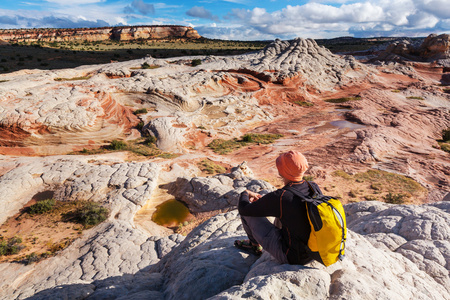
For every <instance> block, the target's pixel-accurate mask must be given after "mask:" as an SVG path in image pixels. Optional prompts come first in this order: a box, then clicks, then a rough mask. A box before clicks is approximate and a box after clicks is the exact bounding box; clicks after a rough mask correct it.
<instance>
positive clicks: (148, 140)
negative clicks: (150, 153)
mask: <svg viewBox="0 0 450 300" xmlns="http://www.w3.org/2000/svg"><path fill="white" fill-rule="evenodd" d="M144 143H145V144H146V145H148V146H150V145H153V144H154V143H156V137H154V136H153V135H150V136H149V137H147V138H146V139H145V142H144Z"/></svg>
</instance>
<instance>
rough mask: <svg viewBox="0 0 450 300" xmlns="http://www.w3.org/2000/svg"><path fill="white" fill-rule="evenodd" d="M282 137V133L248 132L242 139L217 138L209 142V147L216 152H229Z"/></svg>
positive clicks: (268, 142) (271, 141) (267, 142)
mask: <svg viewBox="0 0 450 300" xmlns="http://www.w3.org/2000/svg"><path fill="white" fill-rule="evenodd" d="M281 137H283V135H282V134H272V133H268V134H259V133H247V134H245V135H244V136H242V138H241V139H240V140H238V139H236V138H235V139H232V140H224V139H215V140H213V141H212V142H211V143H209V144H208V147H209V148H211V149H212V150H213V151H214V152H216V153H219V154H227V153H230V152H232V151H233V150H236V149H239V148H241V147H244V146H246V145H248V144H271V143H273V142H274V141H275V140H276V139H279V138H281Z"/></svg>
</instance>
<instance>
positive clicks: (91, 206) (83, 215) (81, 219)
mask: <svg viewBox="0 0 450 300" xmlns="http://www.w3.org/2000/svg"><path fill="white" fill-rule="evenodd" d="M108 214H109V211H108V210H107V209H106V208H105V207H103V206H101V205H100V204H99V203H97V202H83V203H82V205H81V207H79V208H78V209H77V210H76V211H75V212H73V213H72V214H70V216H71V217H72V220H73V221H75V222H76V223H79V224H82V225H83V226H85V227H92V226H95V225H97V224H100V223H101V222H103V221H105V220H106V219H107V218H108Z"/></svg>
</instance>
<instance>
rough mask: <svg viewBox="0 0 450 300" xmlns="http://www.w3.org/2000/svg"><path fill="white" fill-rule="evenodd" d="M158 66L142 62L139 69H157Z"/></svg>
mask: <svg viewBox="0 0 450 300" xmlns="http://www.w3.org/2000/svg"><path fill="white" fill-rule="evenodd" d="M159 67H160V66H155V65H149V64H148V63H146V62H145V63H143V64H142V65H141V69H158V68H159Z"/></svg>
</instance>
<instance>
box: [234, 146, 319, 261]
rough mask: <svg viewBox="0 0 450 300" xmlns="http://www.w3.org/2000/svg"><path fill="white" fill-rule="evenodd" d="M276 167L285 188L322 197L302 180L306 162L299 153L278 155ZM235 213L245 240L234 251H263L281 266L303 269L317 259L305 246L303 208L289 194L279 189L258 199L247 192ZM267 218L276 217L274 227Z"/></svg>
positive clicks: (306, 229)
mask: <svg viewBox="0 0 450 300" xmlns="http://www.w3.org/2000/svg"><path fill="white" fill-rule="evenodd" d="M276 166H277V169H278V173H279V174H280V176H281V177H282V178H283V180H284V184H285V186H291V187H292V188H294V189H296V190H297V191H299V192H300V193H301V194H303V195H305V196H307V195H312V193H314V191H313V190H312V188H314V190H315V191H316V192H317V193H321V191H320V189H319V187H318V186H317V184H316V183H314V182H310V183H308V182H306V181H305V180H303V175H304V173H305V172H306V170H307V169H308V162H307V160H306V158H305V157H304V156H303V155H302V154H301V153H300V152H297V151H289V152H286V153H283V154H281V155H280V156H279V157H278V158H277V159H276ZM310 185H311V186H310ZM238 209H239V214H240V215H241V219H242V224H243V227H244V230H245V232H246V233H247V236H248V240H237V241H235V243H234V244H235V246H236V247H237V248H240V249H244V250H248V251H250V252H252V253H254V254H256V255H260V254H261V253H262V249H264V250H266V251H267V252H269V253H270V254H271V255H272V256H273V257H274V258H275V259H276V260H278V261H279V262H280V263H283V264H286V263H289V264H300V265H303V264H306V263H309V262H310V261H311V260H312V259H313V258H315V257H316V255H318V253H316V252H311V251H309V249H308V248H307V246H306V245H307V244H308V239H309V235H310V232H311V226H310V223H309V221H308V216H307V212H306V205H305V203H304V202H302V201H301V200H300V198H298V197H295V196H294V194H292V193H291V192H289V191H286V190H284V189H278V190H276V191H274V192H271V193H268V194H267V195H265V196H261V195H260V194H258V193H254V192H251V191H248V190H246V191H244V192H242V194H241V196H240V200H239V206H238ZM269 216H271V217H276V219H275V224H272V223H271V222H270V221H269V220H268V219H267V218H266V217H269Z"/></svg>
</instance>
